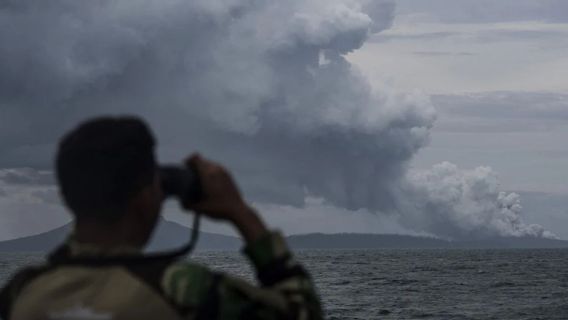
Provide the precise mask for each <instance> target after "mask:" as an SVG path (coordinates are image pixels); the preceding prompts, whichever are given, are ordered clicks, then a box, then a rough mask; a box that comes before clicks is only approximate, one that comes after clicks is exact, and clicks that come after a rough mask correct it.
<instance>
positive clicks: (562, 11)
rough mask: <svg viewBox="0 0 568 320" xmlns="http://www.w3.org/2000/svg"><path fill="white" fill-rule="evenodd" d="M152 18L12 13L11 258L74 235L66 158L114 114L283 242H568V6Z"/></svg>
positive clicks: (282, 7) (447, 2) (8, 104)
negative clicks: (208, 170) (246, 202)
mask: <svg viewBox="0 0 568 320" xmlns="http://www.w3.org/2000/svg"><path fill="white" fill-rule="evenodd" d="M144 3H145V5H136V6H134V5H133V4H131V3H130V2H129V1H113V2H110V1H109V2H106V1H102V2H97V3H94V2H93V3H75V2H73V1H65V0H57V1H52V2H49V3H44V2H43V1H40V0H24V1H21V2H19V3H15V2H0V39H3V41H2V42H1V44H0V223H1V224H0V232H1V234H2V236H1V238H2V239H8V238H13V237H17V236H21V235H25V234H30V233H34V232H38V231H42V230H47V229H50V228H53V227H55V226H58V225H60V224H63V223H65V222H67V221H68V215H67V214H66V213H65V212H64V209H63V208H62V207H61V205H60V202H59V200H58V196H57V189H56V187H55V185H54V181H53V178H52V176H51V173H50V170H51V165H52V163H51V158H52V155H53V152H54V150H55V146H56V142H57V139H58V138H59V137H60V136H61V134H62V133H63V132H65V131H66V130H68V129H69V128H71V127H73V126H74V125H76V123H77V122H78V121H80V120H82V119H85V118H88V117H90V116H93V115H100V114H108V113H111V114H124V113H129V114H137V115H140V116H143V117H144V118H145V119H146V120H147V121H148V122H149V123H150V124H151V125H152V127H153V129H154V130H155V132H156V135H157V136H158V140H159V141H160V147H159V150H158V152H159V156H160V158H161V159H162V160H163V161H178V160H179V159H181V158H182V157H183V156H184V155H185V154H187V153H188V152H190V151H192V150H201V151H202V152H203V153H204V154H205V155H209V156H210V157H212V158H214V159H216V160H219V161H221V162H223V163H225V164H227V165H228V166H229V167H230V168H231V169H232V170H233V171H234V172H235V175H236V176H237V178H238V180H239V183H240V184H241V185H242V187H243V189H244V191H245V193H246V195H247V197H248V198H249V199H250V200H251V201H253V202H254V203H255V205H256V206H257V207H258V208H259V211H261V212H262V214H263V215H264V216H265V218H266V219H267V220H268V221H269V222H270V223H271V224H272V225H274V226H277V227H279V228H282V229H283V230H284V231H286V232H288V233H304V232H373V233H384V232H390V233H410V234H429V235H435V236H441V237H446V238H468V237H484V236H495V235H507V236H510V235H512V236H521V235H532V236H545V237H555V236H557V237H561V238H565V239H568V231H567V230H568V209H566V208H568V200H567V198H568V171H567V170H566V164H567V163H568V144H567V143H566V141H565V139H567V138H568V81H567V80H566V79H565V77H566V76H565V70H567V69H568V41H566V40H565V39H566V38H567V37H566V36H567V35H568V2H566V1H561V0H557V1H552V0H551V1H536V0H534V1H529V0H499V1H489V0H482V1H480V0H431V1H423V0H414V1H410V0H399V1H397V2H396V3H395V2H392V1H367V0H309V1H303V0H302V1H301V0H295V1H288V2H285V3H282V2H279V1H276V0H267V1H264V2H255V3H251V2H249V1H244V0H231V1H221V0H215V1H206V0H203V1H181V0H170V1H163V2H155V1H145V2H144ZM26 167H27V168H28V169H22V168H26ZM167 211H168V214H167V216H168V218H170V219H173V220H176V221H185V217H184V216H183V215H181V214H180V213H178V212H177V211H178V210H177V209H175V206H171V207H168V210H167ZM205 228H206V229H207V230H210V231H218V232H230V229H229V228H228V227H227V226H218V225H214V224H206V225H205Z"/></svg>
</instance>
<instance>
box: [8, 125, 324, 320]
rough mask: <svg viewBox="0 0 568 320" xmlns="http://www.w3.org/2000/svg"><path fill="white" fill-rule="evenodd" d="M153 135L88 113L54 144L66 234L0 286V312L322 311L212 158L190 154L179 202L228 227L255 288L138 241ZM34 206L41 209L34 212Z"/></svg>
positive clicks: (152, 187) (140, 315)
mask: <svg viewBox="0 0 568 320" xmlns="http://www.w3.org/2000/svg"><path fill="white" fill-rule="evenodd" d="M154 145H155V142H154V138H153V136H152V134H151V132H150V130H149V129H148V128H147V126H146V125H145V124H144V123H143V122H142V121H141V120H139V119H136V118H128V117H124V118H110V117H109V118H98V119H94V120H91V121H88V122H86V123H83V124H82V125H80V126H79V127H78V128H76V129H75V130H73V131H71V132H70V133H68V134H67V135H66V136H65V137H64V138H63V139H62V140H61V142H60V145H59V149H58V152H57V157H56V173H57V179H58V183H59V188H60V191H61V195H62V197H63V200H64V202H65V204H66V205H67V207H68V208H69V210H70V211H71V213H72V215H73V218H74V231H73V233H72V235H70V237H69V239H68V240H67V241H66V242H65V243H64V244H63V245H62V246H61V247H60V248H58V249H57V250H55V251H54V252H53V253H52V254H50V256H49V257H48V262H47V263H46V264H45V265H42V266H39V267H31V268H26V269H24V270H21V271H20V272H19V273H17V274H16V276H15V277H14V278H13V279H12V280H11V281H10V283H9V284H8V285H7V286H6V287H5V288H4V289H3V290H2V293H1V296H0V315H2V317H3V318H4V319H10V320H23V319H117V320H118V319H321V317H322V313H321V308H320V302H319V299H318V297H317V295H316V293H315V290H314V286H313V283H312V281H311V279H310V277H309V275H308V273H307V272H306V271H305V269H304V268H302V266H301V265H300V264H298V263H297V262H296V261H295V260H294V259H293V257H292V254H291V253H290V251H289V249H288V248H287V246H286V244H285V241H284V239H283V237H282V236H281V235H280V234H279V233H278V232H271V231H269V230H268V229H267V228H266V226H265V225H264V223H263V222H262V220H261V219H260V217H259V216H258V215H257V214H256V213H255V211H254V210H253V209H252V208H251V207H250V206H249V205H247V203H246V202H245V201H244V200H243V199H242V197H241V194H240V192H239V190H238V188H237V186H236V185H235V183H234V182H233V180H232V178H231V175H230V174H229V173H228V172H227V170H226V169H225V168H223V167H222V166H221V165H219V164H217V163H214V162H212V161H209V160H207V159H204V158H203V157H201V156H199V155H193V156H191V157H190V158H189V159H188V160H187V162H186V164H187V165H188V166H190V167H191V168H192V169H194V170H195V171H196V172H197V174H198V176H199V177H200V181H201V189H202V194H203V196H202V199H201V200H200V201H198V202H197V203H195V204H188V203H186V204H185V208H186V209H187V210H194V211H199V212H200V213H202V214H204V215H206V216H207V217H209V218H212V219H215V220H223V221H228V222H230V223H231V224H233V225H234V226H235V227H236V228H237V229H238V231H239V232H240V234H241V235H242V237H243V238H244V240H245V242H246V246H245V248H244V249H243V252H244V254H245V255H246V256H247V257H248V258H249V259H250V261H251V262H252V264H253V265H254V267H255V269H256V274H257V277H258V280H259V282H260V283H261V286H255V285H252V284H249V283H247V282H245V281H243V280H239V279H236V278H234V277H232V276H230V275H226V274H223V273H219V272H214V271H211V270H209V269H208V268H206V267H204V266H201V265H198V264H196V263H192V262H186V261H183V259H182V257H179V256H172V255H161V256H153V257H147V256H144V255H143V254H142V249H143V248H144V246H145V245H146V243H147V242H148V239H149V238H150V236H151V234H152V232H153V230H154V229H155V226H156V223H157V221H158V217H159V216H160V211H161V206H162V202H163V198H164V196H163V192H162V189H161V184H160V176H159V171H158V167H157V164H156V160H155V155H154ZM38 214H41V213H38Z"/></svg>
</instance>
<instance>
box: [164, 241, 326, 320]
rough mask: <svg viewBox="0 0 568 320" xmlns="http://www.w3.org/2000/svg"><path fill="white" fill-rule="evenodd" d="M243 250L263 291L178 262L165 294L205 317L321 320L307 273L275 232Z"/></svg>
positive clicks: (166, 280) (167, 280)
mask: <svg viewBox="0 0 568 320" xmlns="http://www.w3.org/2000/svg"><path fill="white" fill-rule="evenodd" d="M243 251H244V253H245V254H246V255H247V256H248V257H249V259H250V260H251V262H252V263H253V266H254V267H255V269H256V272H257V277H258V280H259V281H260V283H261V284H262V286H261V287H257V286H254V285H252V284H250V283H248V282H246V281H243V280H240V279H237V278H234V277H231V276H229V275H226V274H219V273H215V272H212V271H211V270H209V269H207V268H206V267H203V266H200V265H197V264H194V263H179V264H175V265H172V266H171V267H169V268H168V269H167V270H166V272H165V274H164V277H163V279H162V287H163V290H164V292H165V293H166V295H167V296H169V297H170V298H171V299H172V300H173V301H175V303H176V304H178V305H181V306H185V307H188V308H191V309H196V310H202V312H205V313H206V314H207V318H208V319H321V318H322V314H321V308H320V302H319V299H318V297H317V294H316V292H315V289H314V285H313V283H312V281H311V279H310V277H309V275H308V273H307V272H306V271H305V270H304V269H303V268H302V267H301V266H300V264H299V263H298V262H296V261H295V260H294V259H293V257H292V255H291V254H290V251H289V250H288V248H287V245H286V243H285V242H284V239H283V237H282V236H281V235H280V234H279V233H271V234H268V235H266V236H265V237H263V238H262V239H260V240H258V241H257V242H255V243H253V244H250V245H248V246H247V247H246V248H245V249H244V250H243ZM206 308H209V309H210V310H205V309H206ZM189 319H191V317H189Z"/></svg>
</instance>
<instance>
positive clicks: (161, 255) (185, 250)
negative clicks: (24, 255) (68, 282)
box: [48, 213, 201, 267]
mask: <svg viewBox="0 0 568 320" xmlns="http://www.w3.org/2000/svg"><path fill="white" fill-rule="evenodd" d="M200 222H201V215H200V214H197V213H196V214H195V215H194V217H193V227H192V230H191V238H190V239H189V242H188V243H187V244H186V245H184V246H182V247H181V248H179V249H175V250H172V251H165V252H158V253H152V254H144V255H142V254H126V255H120V256H119V255H117V256H110V257H82V256H71V252H70V248H69V246H67V245H65V244H64V245H62V246H60V247H59V248H57V249H56V250H55V251H54V252H52V253H51V254H50V255H49V256H48V261H49V263H50V264H55V265H57V264H66V265H83V266H90V267H96V266H111V265H123V266H129V265H137V264H140V263H152V262H156V263H159V262H161V261H173V260H176V259H179V258H180V257H182V256H187V255H188V254H189V253H191V251H193V249H194V248H195V245H196V244H197V240H198V239H199V225H200Z"/></svg>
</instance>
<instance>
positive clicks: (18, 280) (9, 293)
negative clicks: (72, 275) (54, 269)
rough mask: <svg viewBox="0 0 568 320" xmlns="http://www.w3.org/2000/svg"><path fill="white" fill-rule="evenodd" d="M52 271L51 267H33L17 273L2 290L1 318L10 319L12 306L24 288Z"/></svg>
mask: <svg viewBox="0 0 568 320" xmlns="http://www.w3.org/2000/svg"><path fill="white" fill-rule="evenodd" d="M50 269H51V268H50V267H49V266H31V267H26V268H23V269H20V270H19V271H18V272H16V274H15V275H14V276H12V278H11V279H10V280H9V281H8V283H7V284H6V285H5V286H4V287H3V288H2V289H1V290H0V317H1V318H3V319H8V318H9V315H10V312H11V309H12V305H13V303H14V301H15V300H16V298H17V297H18V295H19V294H20V292H21V291H22V290H23V289H24V287H25V286H26V285H28V284H29V283H30V282H32V281H33V280H34V279H36V278H38V277H39V276H40V275H42V274H44V273H45V272H47V271H49V270H50Z"/></svg>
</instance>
